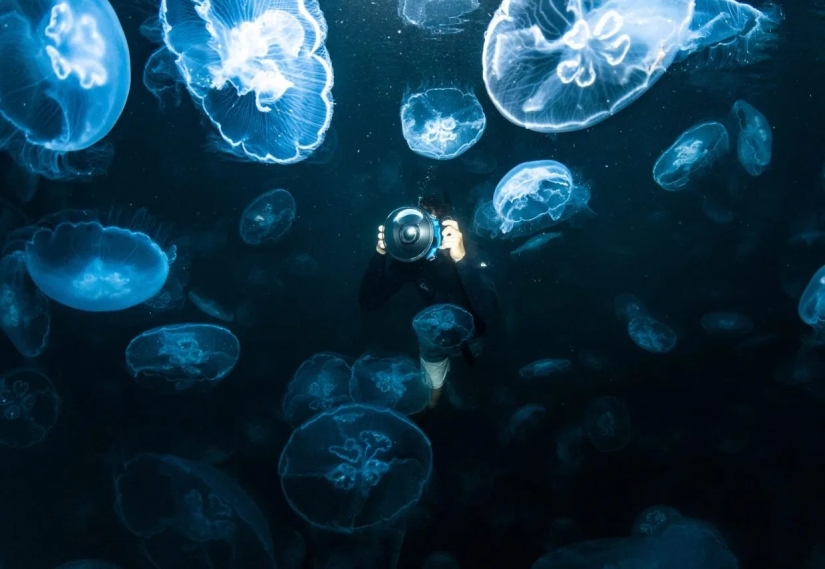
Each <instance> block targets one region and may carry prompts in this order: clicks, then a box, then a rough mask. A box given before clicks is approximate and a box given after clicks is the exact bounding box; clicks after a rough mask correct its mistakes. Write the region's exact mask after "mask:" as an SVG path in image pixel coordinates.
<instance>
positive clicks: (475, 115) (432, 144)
mask: <svg viewBox="0 0 825 569" xmlns="http://www.w3.org/2000/svg"><path fill="white" fill-rule="evenodd" d="M486 126H487V118H486V117H485V116H484V109H482V108H481V104H480V103H479V102H478V99H477V98H476V96H475V95H474V94H473V93H472V92H467V93H465V92H464V91H462V90H461V89H456V88H455V87H445V88H435V89H427V90H426V91H422V92H420V93H412V94H410V93H407V94H406V95H405V96H404V101H403V102H402V103H401V129H402V131H403V133H404V139H405V140H406V141H407V144H408V145H409V147H410V150H412V151H413V152H415V153H416V154H420V155H421V156H425V157H427V158H433V159H434V160H449V159H451V158H455V157H456V156H460V155H461V154H464V153H465V152H467V150H469V149H470V148H471V147H472V146H473V145H474V144H475V143H476V142H478V140H479V139H480V138H481V135H482V134H484V128H485V127H486Z"/></svg>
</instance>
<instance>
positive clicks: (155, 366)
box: [126, 324, 241, 391]
mask: <svg viewBox="0 0 825 569" xmlns="http://www.w3.org/2000/svg"><path fill="white" fill-rule="evenodd" d="M240 352H241V345H240V343H239V342H238V339H237V338H236V337H235V335H234V334H233V333H232V332H230V331H229V330H227V329H226V328H223V327H222V326H216V325H214V324H171V325H168V326H160V327H158V328H152V329H151V330H147V331H146V332H143V333H141V334H139V335H138V336H136V337H135V338H134V339H133V340H132V341H131V342H129V345H128V346H127V347H126V368H127V369H128V370H129V373H130V374H131V375H132V377H134V378H135V379H136V380H137V381H138V383H140V384H142V385H147V386H149V387H152V388H157V389H162V390H172V391H184V390H186V389H190V388H191V387H194V386H196V385H198V386H205V385H214V384H215V383H217V382H219V381H220V380H221V379H223V378H224V377H226V376H227V375H229V372H231V371H232V369H233V368H234V367H235V364H236V363H237V362H238V357H239V356H240Z"/></svg>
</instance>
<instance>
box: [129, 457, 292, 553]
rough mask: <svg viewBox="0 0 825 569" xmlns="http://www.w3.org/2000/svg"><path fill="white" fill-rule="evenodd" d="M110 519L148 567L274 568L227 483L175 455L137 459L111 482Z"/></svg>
mask: <svg viewBox="0 0 825 569" xmlns="http://www.w3.org/2000/svg"><path fill="white" fill-rule="evenodd" d="M115 512H116V513H117V515H118V517H119V519H120V521H121V523H122V524H123V525H124V526H125V527H126V529H128V530H129V531H130V532H131V533H133V534H134V535H135V536H137V537H138V538H140V539H141V551H142V553H143V554H144V555H145V556H146V557H147V558H148V560H149V561H150V562H151V563H152V564H153V566H154V567H187V568H191V569H212V568H214V567H225V568H227V569H243V568H246V567H260V568H261V569H264V568H268V569H275V566H276V565H275V552H274V548H273V545H272V538H271V537H270V533H269V527H268V525H267V523H266V519H265V518H264V516H263V514H262V513H261V511H260V510H259V509H258V506H256V505H255V503H254V502H253V501H252V499H251V498H250V497H249V495H247V493H246V492H244V490H243V489H242V488H241V487H240V486H238V485H237V484H236V483H235V482H234V481H233V480H232V479H231V478H230V477H229V476H227V475H225V474H223V473H222V472H219V471H217V470H215V469H213V468H212V467H210V466H207V465H206V464H201V463H198V462H192V461H189V460H184V459H182V458H178V457H176V456H170V455H157V454H139V455H137V456H135V457H134V458H132V459H131V460H129V461H127V462H126V463H125V464H124V465H123V468H122V472H121V473H120V474H119V475H118V476H117V478H115Z"/></svg>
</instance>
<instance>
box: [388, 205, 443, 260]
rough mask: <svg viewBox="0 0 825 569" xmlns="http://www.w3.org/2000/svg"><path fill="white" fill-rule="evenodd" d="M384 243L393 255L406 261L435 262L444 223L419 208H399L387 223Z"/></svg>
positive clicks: (396, 258) (391, 214) (389, 217)
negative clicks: (424, 260)
mask: <svg viewBox="0 0 825 569" xmlns="http://www.w3.org/2000/svg"><path fill="white" fill-rule="evenodd" d="M384 242H385V243H386V245H387V253H389V254H390V257H392V258H393V259H395V260H397V261H401V262H402V263H414V262H415V261H418V260H419V259H427V260H428V261H432V260H433V259H435V256H436V255H437V254H438V248H439V247H440V246H441V222H440V220H439V219H438V218H436V217H435V216H434V215H431V214H430V213H428V212H426V211H424V210H423V209H421V208H418V207H411V206H409V207H399V208H398V209H396V210H393V212H392V213H390V214H389V215H388V216H387V221H386V222H385V223H384Z"/></svg>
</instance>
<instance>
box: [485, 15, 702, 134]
mask: <svg viewBox="0 0 825 569" xmlns="http://www.w3.org/2000/svg"><path fill="white" fill-rule="evenodd" d="M693 7H694V2H693V0H644V1H639V0H588V1H587V2H583V1H582V0H570V1H565V0H508V1H505V2H502V4H501V6H500V7H499V9H498V10H497V11H496V13H495V15H494V16H493V19H492V21H491V22H490V24H489V26H488V27H487V33H486V34H485V36H484V49H483V52H482V56H481V57H482V66H483V72H484V84H485V85H486V87H487V93H488V94H489V95H490V99H491V100H492V101H493V103H494V104H495V106H496V108H497V109H498V110H499V111H500V112H501V114H502V115H504V116H505V118H507V119H508V120H509V121H511V122H513V123H515V124H517V125H519V126H523V127H524V128H527V129H530V130H536V131H539V132H567V131H573V130H579V129H583V128H587V127H590V126H593V125H594V124H596V123H599V122H601V121H603V120H604V119H606V118H608V117H609V116H611V115H614V114H616V113H617V112H619V111H620V110H621V109H623V108H624V107H626V106H627V105H629V104H630V103H632V102H633V101H635V100H636V99H637V98H638V97H639V96H640V95H641V94H642V93H644V92H645V91H646V90H647V89H648V88H649V87H650V86H651V85H653V83H655V82H656V81H657V80H658V79H659V77H661V76H662V74H663V73H664V72H665V70H666V69H667V68H668V66H669V65H670V64H671V63H672V62H673V61H674V59H675V58H676V56H677V55H678V54H679V51H680V49H681V46H682V43H683V41H684V40H685V37H686V35H687V33H688V28H689V25H690V22H691V19H692V18H693Z"/></svg>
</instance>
